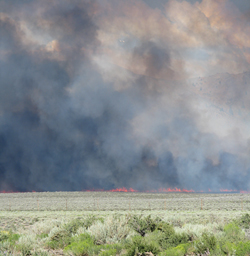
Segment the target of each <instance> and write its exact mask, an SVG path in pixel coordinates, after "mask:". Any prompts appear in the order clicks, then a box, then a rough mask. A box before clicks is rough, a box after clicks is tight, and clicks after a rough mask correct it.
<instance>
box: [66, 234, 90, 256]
mask: <svg viewBox="0 0 250 256" xmlns="http://www.w3.org/2000/svg"><path fill="white" fill-rule="evenodd" d="M93 246H94V241H93V240H92V239H91V237H90V236H89V237H86V236H85V237H84V239H82V238H81V239H80V240H78V241H75V242H72V243H71V244H70V245H68V246H66V247H65V249H64V252H65V253H66V254H67V253H69V252H71V253H72V254H73V255H75V256H85V255H86V256H88V255H89V250H90V248H91V247H93Z"/></svg>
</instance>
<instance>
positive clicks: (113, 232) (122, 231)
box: [87, 216, 131, 245]
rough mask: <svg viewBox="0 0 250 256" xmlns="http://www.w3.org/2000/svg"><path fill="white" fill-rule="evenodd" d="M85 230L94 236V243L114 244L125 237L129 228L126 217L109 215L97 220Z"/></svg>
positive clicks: (128, 233)
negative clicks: (102, 220) (102, 219)
mask: <svg viewBox="0 0 250 256" xmlns="http://www.w3.org/2000/svg"><path fill="white" fill-rule="evenodd" d="M87 232H88V233H89V234H90V235H91V236H93V237H94V238H95V243H96V244H99V245H100V244H115V243H119V242H121V241H122V240H124V239H126V238H127V237H128V236H129V235H130V233H131V229H130V227H129V226H128V220H127V219H126V217H121V216H109V217H107V218H106V219H105V221H104V222H101V221H97V222H96V223H95V224H94V225H92V226H91V227H90V228H89V229H88V230H87Z"/></svg>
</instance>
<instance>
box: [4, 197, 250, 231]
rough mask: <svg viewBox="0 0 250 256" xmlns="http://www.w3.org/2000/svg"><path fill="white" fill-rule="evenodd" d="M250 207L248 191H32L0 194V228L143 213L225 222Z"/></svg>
mask: <svg viewBox="0 0 250 256" xmlns="http://www.w3.org/2000/svg"><path fill="white" fill-rule="evenodd" d="M249 210H250V195H248V194H199V193H122V192H41V193H39V192H35V193H9V194H0V228H3V229H4V228H15V229H16V228H17V229H20V228H21V227H22V228H25V227H28V226H30V225H32V224H33V223H35V222H36V221H37V220H41V221H46V220H47V221H49V220H53V219H62V218H63V219H68V220H69V219H72V218H77V217H82V218H84V217H85V216H88V215H98V216H103V217H105V216H108V215H112V214H116V213H118V214H129V213H133V214H143V215H145V216H146V215H149V214H151V215H152V216H159V217H162V218H163V219H165V220H166V221H169V222H171V223H173V224H174V225H175V226H179V225H180V226H181V225H182V224H184V223H193V224H203V225H206V224H208V223H212V222H214V221H216V222H217V223H222V224H223V223H227V222H229V221H230V220H232V219H234V218H236V217H238V216H241V215H242V214H244V213H246V212H248V211H249Z"/></svg>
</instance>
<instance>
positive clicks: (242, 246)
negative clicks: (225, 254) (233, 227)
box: [235, 241, 250, 256]
mask: <svg viewBox="0 0 250 256" xmlns="http://www.w3.org/2000/svg"><path fill="white" fill-rule="evenodd" d="M235 249H236V256H247V255H250V241H248V242H239V243H238V244H237V246H236V248H235Z"/></svg>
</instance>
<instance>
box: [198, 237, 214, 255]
mask: <svg viewBox="0 0 250 256" xmlns="http://www.w3.org/2000/svg"><path fill="white" fill-rule="evenodd" d="M216 245H217V240H216V238H215V236H214V235H213V234H208V233H203V234H202V237H201V238H200V239H199V240H197V241H195V242H194V246H195V251H196V253H200V254H204V253H205V252H213V251H214V250H215V249H216Z"/></svg>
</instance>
